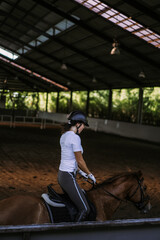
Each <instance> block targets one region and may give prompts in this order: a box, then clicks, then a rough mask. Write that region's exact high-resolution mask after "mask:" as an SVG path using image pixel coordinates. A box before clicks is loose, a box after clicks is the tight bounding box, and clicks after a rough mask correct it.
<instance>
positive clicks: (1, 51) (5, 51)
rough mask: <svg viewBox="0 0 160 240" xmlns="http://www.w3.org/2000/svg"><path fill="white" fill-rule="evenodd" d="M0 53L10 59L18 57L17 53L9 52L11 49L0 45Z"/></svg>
mask: <svg viewBox="0 0 160 240" xmlns="http://www.w3.org/2000/svg"><path fill="white" fill-rule="evenodd" d="M0 54H2V55H3V56H6V57H8V58H10V59H12V60H15V59H17V58H18V57H19V55H18V54H15V53H14V52H11V51H9V50H7V49H4V48H2V47H0Z"/></svg>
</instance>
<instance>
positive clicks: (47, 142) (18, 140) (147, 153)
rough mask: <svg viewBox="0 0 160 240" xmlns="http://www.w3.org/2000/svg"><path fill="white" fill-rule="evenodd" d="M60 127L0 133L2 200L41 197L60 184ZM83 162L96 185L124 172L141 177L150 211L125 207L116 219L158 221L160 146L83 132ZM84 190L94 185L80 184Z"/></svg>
mask: <svg viewBox="0 0 160 240" xmlns="http://www.w3.org/2000/svg"><path fill="white" fill-rule="evenodd" d="M60 134H61V130H60V126H59V125H56V126H55V127H54V128H52V129H45V130H44V129H43V130H41V129H39V128H23V127H21V128H20V127H17V128H15V129H13V128H9V127H4V126H3V127H2V126H1V127H0V199H3V198H6V197H8V196H12V195H17V194H23V193H25V194H26V193H29V194H34V195H37V196H40V195H41V194H42V193H43V192H46V190H47V188H46V186H47V185H48V184H50V183H53V184H54V188H55V190H56V191H58V192H61V189H60V187H59V186H58V183H57V172H58V166H59V160H60V146H59V138H60ZM81 139H82V145H83V148H84V158H85V160H86V162H87V164H88V167H89V169H90V170H91V171H92V172H93V174H94V175H95V177H96V179H97V182H99V183H100V182H102V181H103V180H104V179H106V178H108V177H110V176H111V175H114V174H117V173H120V172H124V171H138V170H141V171H142V172H143V177H144V179H145V183H146V185H147V190H148V193H149V195H150V197H151V204H152V209H151V211H150V212H149V213H147V214H145V215H144V214H142V213H140V212H139V211H138V210H137V209H136V208H135V207H134V206H133V205H132V204H131V203H129V202H127V203H122V205H121V206H120V208H119V209H118V210H117V211H116V213H115V214H114V216H113V219H128V218H154V217H160V146H159V145H156V144H152V143H147V142H142V141H136V140H131V139H127V138H122V137H119V136H113V135H108V134H105V133H98V132H94V131H91V130H87V129H86V130H84V131H83V132H82V134H81ZM78 181H79V184H80V185H81V187H82V188H84V189H85V190H87V189H89V188H90V185H89V184H88V183H86V182H84V181H83V180H82V179H79V180H78Z"/></svg>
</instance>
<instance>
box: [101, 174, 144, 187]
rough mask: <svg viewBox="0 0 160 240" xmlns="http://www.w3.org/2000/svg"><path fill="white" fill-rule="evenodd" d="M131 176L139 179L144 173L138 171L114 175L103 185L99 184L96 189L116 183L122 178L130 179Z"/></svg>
mask: <svg viewBox="0 0 160 240" xmlns="http://www.w3.org/2000/svg"><path fill="white" fill-rule="evenodd" d="M131 175H132V176H135V177H137V178H139V177H140V176H141V175H142V172H141V171H138V172H123V173H120V174H118V175H114V176H112V177H110V178H107V179H106V180H104V181H103V182H102V183H99V184H97V185H96V188H97V187H102V186H103V185H106V184H111V183H113V182H114V181H116V180H117V179H119V178H121V177H129V176H131Z"/></svg>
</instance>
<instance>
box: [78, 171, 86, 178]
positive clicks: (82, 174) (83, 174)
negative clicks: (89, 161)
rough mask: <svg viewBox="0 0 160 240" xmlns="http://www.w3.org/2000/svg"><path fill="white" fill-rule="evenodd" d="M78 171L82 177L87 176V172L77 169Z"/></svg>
mask: <svg viewBox="0 0 160 240" xmlns="http://www.w3.org/2000/svg"><path fill="white" fill-rule="evenodd" d="M78 173H79V174H80V175H81V176H82V177H84V178H86V179H87V178H88V175H87V173H85V172H83V171H82V170H80V169H79V170H78Z"/></svg>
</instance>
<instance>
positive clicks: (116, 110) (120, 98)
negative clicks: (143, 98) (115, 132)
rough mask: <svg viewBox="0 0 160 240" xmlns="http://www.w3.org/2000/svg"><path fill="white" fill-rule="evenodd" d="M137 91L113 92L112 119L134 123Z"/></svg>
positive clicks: (123, 90)
mask: <svg viewBox="0 0 160 240" xmlns="http://www.w3.org/2000/svg"><path fill="white" fill-rule="evenodd" d="M138 98H139V89H122V90H113V100H112V101H113V105H112V119H113V120H118V121H126V122H136V120H137V107H138Z"/></svg>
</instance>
